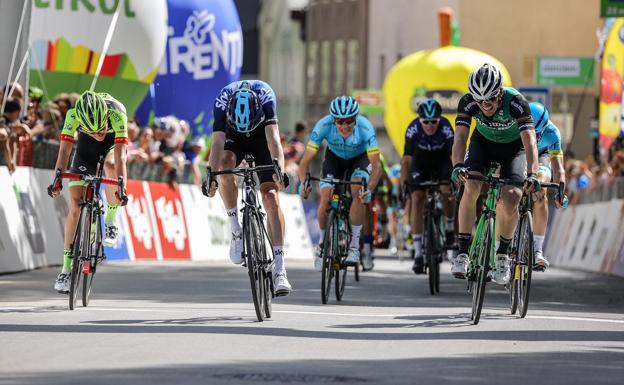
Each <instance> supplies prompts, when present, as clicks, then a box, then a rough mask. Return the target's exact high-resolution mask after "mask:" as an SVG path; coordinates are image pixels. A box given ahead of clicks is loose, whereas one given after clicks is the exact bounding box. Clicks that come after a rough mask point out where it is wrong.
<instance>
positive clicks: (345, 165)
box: [320, 149, 372, 188]
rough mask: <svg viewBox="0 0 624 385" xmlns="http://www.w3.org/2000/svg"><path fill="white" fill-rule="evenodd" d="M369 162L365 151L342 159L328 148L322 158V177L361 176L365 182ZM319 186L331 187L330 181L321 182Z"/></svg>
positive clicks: (368, 172)
mask: <svg viewBox="0 0 624 385" xmlns="http://www.w3.org/2000/svg"><path fill="white" fill-rule="evenodd" d="M371 168H372V166H371V164H370V161H369V160H368V156H367V155H366V152H363V153H362V154H360V155H358V156H356V157H353V158H351V159H343V158H340V157H339V156H337V155H336V154H334V153H333V152H332V151H331V150H330V149H327V150H326V151H325V160H323V171H322V174H323V178H336V179H342V178H345V179H346V178H349V180H354V179H355V178H362V179H364V181H365V182H368V179H369V177H370V174H371ZM320 187H321V188H324V187H332V184H331V183H327V182H321V183H320Z"/></svg>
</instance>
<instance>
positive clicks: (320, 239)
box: [318, 229, 325, 246]
mask: <svg viewBox="0 0 624 385" xmlns="http://www.w3.org/2000/svg"><path fill="white" fill-rule="evenodd" d="M319 232H320V233H321V237H320V238H319V243H318V244H319V246H320V245H322V244H323V238H325V229H319Z"/></svg>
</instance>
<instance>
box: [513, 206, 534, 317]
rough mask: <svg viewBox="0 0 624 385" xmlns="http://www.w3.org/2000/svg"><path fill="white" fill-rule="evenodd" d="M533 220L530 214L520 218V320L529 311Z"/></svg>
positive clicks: (518, 282)
mask: <svg viewBox="0 0 624 385" xmlns="http://www.w3.org/2000/svg"><path fill="white" fill-rule="evenodd" d="M534 258H535V254H534V253H533V219H532V217H531V213H529V212H527V213H524V215H523V216H522V227H521V228H520V247H519V250H518V280H517V281H516V282H517V285H518V287H517V292H518V311H519V314H518V315H519V316H520V318H524V316H526V313H527V310H528V309H529V293H530V289H531V272H532V271H533V262H534Z"/></svg>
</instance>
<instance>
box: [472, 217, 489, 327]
mask: <svg viewBox="0 0 624 385" xmlns="http://www.w3.org/2000/svg"><path fill="white" fill-rule="evenodd" d="M493 235H494V219H493V218H489V219H487V221H486V223H485V228H484V229H483V235H482V236H481V239H480V240H479V244H478V247H477V250H476V253H477V255H476V257H477V266H476V274H475V276H474V277H473V280H472V281H471V283H470V284H471V290H472V316H471V319H472V323H473V324H475V325H476V324H478V323H479V319H480V318H481V309H482V308H483V299H484V298H485V284H486V282H487V276H488V272H489V271H490V257H491V256H490V254H491V253H492V236H493Z"/></svg>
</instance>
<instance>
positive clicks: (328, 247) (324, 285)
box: [321, 211, 338, 304]
mask: <svg viewBox="0 0 624 385" xmlns="http://www.w3.org/2000/svg"><path fill="white" fill-rule="evenodd" d="M335 218H336V213H334V212H333V211H330V212H329V214H328V216H327V222H326V223H327V224H328V226H326V227H325V237H324V239H323V255H322V257H323V271H322V272H321V302H322V303H323V304H326V303H327V300H328V299H329V291H330V290H331V280H332V277H333V274H334V267H333V261H334V258H336V257H337V249H338V247H337V246H338V244H337V243H338V239H337V235H338V234H337V231H338V228H337V226H336V223H335V222H336V221H335Z"/></svg>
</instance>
